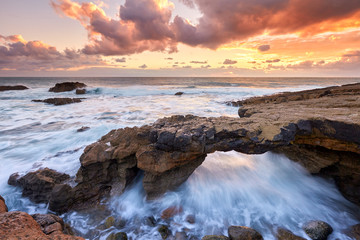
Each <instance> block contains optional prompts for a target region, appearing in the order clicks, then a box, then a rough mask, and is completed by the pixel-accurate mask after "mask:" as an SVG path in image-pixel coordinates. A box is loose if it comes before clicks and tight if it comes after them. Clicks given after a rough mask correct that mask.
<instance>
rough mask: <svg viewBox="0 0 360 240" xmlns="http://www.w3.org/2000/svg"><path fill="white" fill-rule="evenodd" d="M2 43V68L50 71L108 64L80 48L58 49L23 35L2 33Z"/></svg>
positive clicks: (0, 37)
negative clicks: (86, 53)
mask: <svg viewBox="0 0 360 240" xmlns="http://www.w3.org/2000/svg"><path fill="white" fill-rule="evenodd" d="M0 43H1V44H0V59H1V61H0V70H1V69H15V70H31V71H40V70H41V71H48V70H61V69H74V68H77V67H83V66H96V65H104V64H106V63H105V62H103V61H102V60H101V59H100V58H98V57H95V56H86V55H84V54H82V52H81V51H79V50H73V49H65V50H64V51H58V50H57V49H56V48H55V47H53V46H50V45H47V44H45V43H43V42H41V41H26V40H24V38H23V37H22V36H21V35H12V36H1V35H0Z"/></svg>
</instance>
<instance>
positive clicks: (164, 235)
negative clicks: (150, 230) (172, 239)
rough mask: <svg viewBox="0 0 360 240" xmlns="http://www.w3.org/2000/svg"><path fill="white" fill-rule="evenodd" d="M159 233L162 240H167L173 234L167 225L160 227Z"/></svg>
mask: <svg viewBox="0 0 360 240" xmlns="http://www.w3.org/2000/svg"><path fill="white" fill-rule="evenodd" d="M158 232H159V233H160V235H161V238H162V239H166V238H167V237H168V236H169V235H170V234H171V232H170V229H169V228H168V226H166V225H160V226H159V228H158Z"/></svg>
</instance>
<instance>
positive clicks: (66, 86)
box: [49, 82, 86, 92]
mask: <svg viewBox="0 0 360 240" xmlns="http://www.w3.org/2000/svg"><path fill="white" fill-rule="evenodd" d="M84 87H86V84H84V83H80V82H63V83H57V84H55V86H54V87H52V88H50V89H49V92H68V91H72V90H75V89H77V88H84Z"/></svg>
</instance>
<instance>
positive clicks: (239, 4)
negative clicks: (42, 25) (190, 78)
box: [52, 0, 360, 55]
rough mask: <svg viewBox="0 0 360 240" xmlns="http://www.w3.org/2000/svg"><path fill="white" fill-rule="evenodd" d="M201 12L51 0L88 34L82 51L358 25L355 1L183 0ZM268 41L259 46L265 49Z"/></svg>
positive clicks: (218, 41)
mask: <svg viewBox="0 0 360 240" xmlns="http://www.w3.org/2000/svg"><path fill="white" fill-rule="evenodd" d="M181 1H182V2H183V3H184V4H186V5H188V6H195V5H196V8H197V9H198V10H199V12H201V14H202V16H201V17H200V18H199V21H198V23H197V24H193V23H191V22H189V21H188V20H186V19H184V18H182V17H181V16H174V17H173V18H172V10H173V8H174V6H173V5H172V4H171V3H170V2H168V0H125V3H124V4H123V5H122V6H121V7H120V11H119V17H120V18H119V19H112V18H110V17H108V16H106V14H105V12H104V11H103V10H102V9H101V8H100V7H99V6H97V5H95V4H94V3H81V4H80V3H77V2H73V1H71V0H54V1H53V2H52V6H53V7H54V8H55V10H56V11H57V12H59V13H60V14H64V15H66V16H68V17H70V18H73V19H76V20H78V21H79V22H80V23H81V24H83V26H84V27H85V28H86V29H87V31H88V33H89V44H87V46H86V47H85V48H84V49H83V52H84V53H86V54H103V55H126V54H134V53H141V52H144V51H163V52H175V51H177V44H179V43H184V44H187V45H190V46H200V47H205V48H210V49H217V48H218V47H220V46H221V45H224V44H227V43H231V42H233V41H244V40H246V39H248V38H250V37H254V36H258V35H262V34H264V33H266V34H268V35H281V34H297V35H300V36H312V35H316V34H319V33H324V32H329V31H334V32H336V31H343V30H344V29H347V28H351V27H359V26H360V23H359V21H358V19H359V18H360V1H359V0H346V1H344V0H331V2H329V0H316V1H313V0H266V1H264V0H253V1H248V0H227V1H209V0H181ZM269 49H270V46H269V45H262V46H259V47H258V50H259V51H262V52H264V51H268V50H269Z"/></svg>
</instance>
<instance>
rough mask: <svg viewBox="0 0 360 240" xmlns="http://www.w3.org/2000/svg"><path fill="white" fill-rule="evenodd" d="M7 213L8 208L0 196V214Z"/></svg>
mask: <svg viewBox="0 0 360 240" xmlns="http://www.w3.org/2000/svg"><path fill="white" fill-rule="evenodd" d="M7 211H8V208H7V206H6V204H5V199H4V198H3V197H2V196H0V213H5V212H7Z"/></svg>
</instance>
